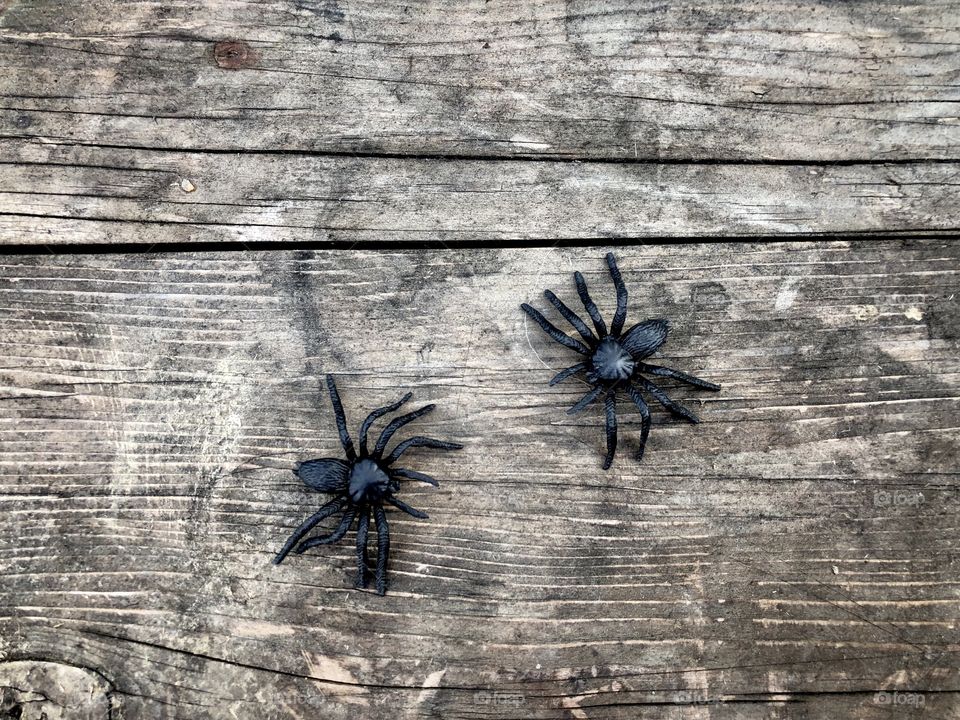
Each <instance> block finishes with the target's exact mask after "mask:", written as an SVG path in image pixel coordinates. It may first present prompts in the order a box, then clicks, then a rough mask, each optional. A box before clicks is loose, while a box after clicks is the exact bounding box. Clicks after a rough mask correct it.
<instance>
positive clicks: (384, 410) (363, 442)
mask: <svg viewBox="0 0 960 720" xmlns="http://www.w3.org/2000/svg"><path fill="white" fill-rule="evenodd" d="M412 397H413V393H407V394H406V395H404V396H403V397H402V398H400V399H399V400H397V401H396V402H395V403H393V404H391V405H384V406H383V407H381V408H377V409H376V410H374V411H373V412H371V413H370V414H369V415H367V419H366V420H364V421H363V425H361V426H360V454H361V455H366V454H367V431H368V430H369V429H370V426H371V425H373V423H374V422H376V421H377V419H379V418H382V417H383V416H384V415H387V414H389V413H392V412H393V411H394V410H397V409H399V408H400V406H401V405H403V404H404V403H405V402H407V400H409V399H410V398H412Z"/></svg>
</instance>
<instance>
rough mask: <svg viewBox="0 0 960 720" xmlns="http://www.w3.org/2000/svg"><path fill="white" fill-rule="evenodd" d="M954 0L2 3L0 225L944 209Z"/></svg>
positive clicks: (921, 225) (381, 225)
mask: <svg viewBox="0 0 960 720" xmlns="http://www.w3.org/2000/svg"><path fill="white" fill-rule="evenodd" d="M958 42H960V4H958V3H957V2H923V3H916V4H903V5H901V4H889V3H886V4H884V3H881V4H877V3H866V2H846V3H823V4H813V5H807V4H795V3H787V2H779V1H778V2H770V3H763V4H762V5H761V4H755V5H751V4H747V5H745V4H743V3H739V2H726V3H712V4H711V3H707V4H704V3H701V2H676V3H637V2H632V1H631V2H622V1H619V0H613V1H609V2H606V1H604V0H589V2H587V1H586V0H576V1H574V0H565V1H564V2H559V0H558V1H556V2H543V1H541V2H531V3H521V4H519V5H518V4H516V3H509V4H508V3H502V2H499V1H494V2H488V1H487V0H483V1H480V0H475V1H473V2H458V3H420V4H416V5H392V4H390V3H382V2H351V3H345V2H338V0H271V1H269V2H255V3H253V2H242V1H240V0H237V1H236V2H207V3H202V2H201V3H196V2H184V1H182V0H181V1H177V2H163V3H154V2H146V1H144V0H122V1H121V0H110V1H109V2H97V3H68V4H64V3H50V2H46V1H44V0H7V1H6V2H0V243H4V244H45V245H49V246H53V245H61V244H77V243H116V242H124V243H133V242H136V243H141V242H142V243H145V244H146V245H153V244H156V243H171V242H172V243H177V242H192V241H197V242H206V243H209V242H216V241H220V240H229V241H245V242H260V241H277V242H283V241H330V240H332V241H346V242H363V241H370V240H375V241H385V242H395V241H396V242H402V241H411V240H413V241H425V242H437V241H441V242H450V241H474V242H475V241H504V240H530V239H532V240H547V241H548V242H552V241H555V240H568V241H571V240H572V241H577V240H583V241H592V242H605V241H606V239H608V238H647V237H652V238H658V237H664V236H697V237H710V236H713V235H717V234H722V235H725V236H728V237H732V236H743V235H748V236H771V235H774V236H780V235H785V234H787V235H800V236H802V235H809V234H814V235H823V234H827V235H830V236H846V235H851V236H855V235H867V234H875V233H881V232H882V233H887V234H894V233H899V234H905V233H906V234H923V233H929V232H942V231H956V229H957V223H956V220H955V218H956V202H955V201H954V200H953V198H955V196H956V194H957V193H956V190H957V182H956V178H957V174H958V168H957V160H958V157H957V153H956V148H957V147H958V145H960V116H958V112H957V108H958V102H960V100H958V96H957V89H956V77H957V73H958V69H960V59H958V58H960V56H958V50H957V47H958Z"/></svg>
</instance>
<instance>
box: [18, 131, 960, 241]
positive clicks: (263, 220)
mask: <svg viewBox="0 0 960 720" xmlns="http://www.w3.org/2000/svg"><path fill="white" fill-rule="evenodd" d="M0 163H5V164H2V165H0V168H2V169H3V172H2V174H0V243H26V244H45V245H49V246H57V245H63V244H67V243H116V242H118V241H119V242H138V243H147V244H154V243H171V242H193V241H199V242H206V243H210V242H215V241H246V242H264V241H274V242H283V241H304V240H308V241H309V240H318V241H356V242H364V241H379V242H384V241H386V242H405V241H406V242H409V241H421V242H422V241H433V242H437V241H441V242H462V241H504V240H539V239H544V238H546V239H548V240H560V239H562V240H567V241H571V240H572V241H578V240H579V241H597V240H598V239H600V240H601V241H603V240H604V239H606V238H631V237H654V238H655V237H662V236H671V235H673V236H676V235H680V236H690V235H700V236H703V235H705V236H715V235H718V234H724V235H727V236H735V235H746V236H749V235H773V234H786V233H790V234H797V235H808V234H831V235H864V234H871V235H872V234H877V233H880V234H884V235H891V234H894V233H905V232H909V233H913V234H918V233H924V232H937V231H939V232H944V231H950V230H955V229H956V228H957V226H958V221H957V216H956V212H955V211H956V207H957V200H956V197H957V186H958V183H957V177H958V176H960V164H957V163H939V164H912V163H907V164H903V163H901V164H891V165H869V164H867V165H841V166H835V165H816V166H763V165H737V164H724V165H665V166H663V165H629V164H628V165H617V164H602V163H566V162H516V161H489V160H459V161H455V162H447V161H443V162H441V161H438V160H424V159H410V158H406V159H400V158H379V159H378V158H345V157H328V158H323V157H310V156H303V155H267V154H257V153H247V154H243V155H210V154H207V153H182V152H155V151H129V150H116V149H107V150H104V149H90V148H75V147H64V146H60V145H53V146H48V145H29V146H26V147H24V146H22V145H11V144H9V143H7V144H3V143H0ZM187 181H189V183H190V185H186V187H188V188H190V192H185V191H184V189H183V188H184V183H185V182H187Z"/></svg>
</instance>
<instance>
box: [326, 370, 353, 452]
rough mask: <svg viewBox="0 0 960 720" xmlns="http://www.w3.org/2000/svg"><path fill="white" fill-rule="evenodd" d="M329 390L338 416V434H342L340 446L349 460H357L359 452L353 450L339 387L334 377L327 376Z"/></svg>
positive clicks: (335, 413) (334, 411)
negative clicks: (338, 390)
mask: <svg viewBox="0 0 960 720" xmlns="http://www.w3.org/2000/svg"><path fill="white" fill-rule="evenodd" d="M327 389H328V390H329V391H330V402H331V404H332V405H333V413H334V415H336V416H337V432H338V433H340V444H341V445H343V451H344V452H345V453H346V454H347V459H348V460H356V459H357V451H356V450H354V449H353V440H351V439H350V433H348V432H347V417H346V415H344V414H343V404H342V403H341V402H340V393H338V392H337V385H336V383H334V382H333V375H327Z"/></svg>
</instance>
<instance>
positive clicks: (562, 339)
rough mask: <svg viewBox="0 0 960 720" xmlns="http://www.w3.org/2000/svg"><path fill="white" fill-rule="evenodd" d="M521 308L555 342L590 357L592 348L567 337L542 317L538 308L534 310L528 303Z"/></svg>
mask: <svg viewBox="0 0 960 720" xmlns="http://www.w3.org/2000/svg"><path fill="white" fill-rule="evenodd" d="M520 307H521V308H522V309H523V311H524V312H525V313H526V314H527V315H529V316H530V317H532V318H533V319H534V321H535V322H536V323H537V325H539V326H540V327H541V328H543V331H544V332H545V333H546V334H547V335H549V336H550V337H552V338H553V339H554V340H556V341H557V342H558V343H560V344H561V345H566V346H567V347H568V348H570V349H571V350H576V351H577V352H578V353H580V354H581V355H589V354H590V348H588V347H587V346H586V345H584V344H583V343H582V342H580V341H579V340H574V339H573V338H572V337H570V336H569V335H567V334H566V333H565V332H562V331H561V330H560V329H559V328H557V326H556V325H554V324H553V323H551V322H550V321H549V320H547V319H546V318H545V317H544V316H543V315H541V314H540V311H539V310H537V309H536V308H534V307H532V306H530V305H527V304H526V303H523V304H522V305H521V306H520Z"/></svg>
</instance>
